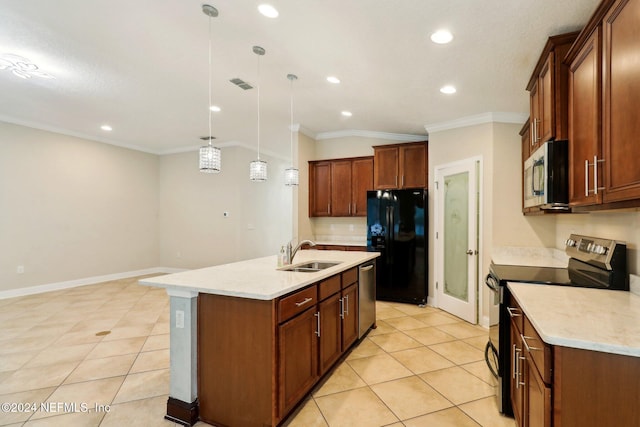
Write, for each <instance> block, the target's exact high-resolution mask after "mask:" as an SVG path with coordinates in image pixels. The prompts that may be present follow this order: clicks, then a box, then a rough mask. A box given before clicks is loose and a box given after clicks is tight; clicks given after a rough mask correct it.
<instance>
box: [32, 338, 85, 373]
mask: <svg viewBox="0 0 640 427" xmlns="http://www.w3.org/2000/svg"><path fill="white" fill-rule="evenodd" d="M95 346H96V345H95V344H80V345H70V346H66V347H49V348H47V349H45V350H42V351H41V352H40V353H38V355H37V356H35V357H34V358H33V359H31V360H30V361H29V362H27V363H26V364H25V365H24V367H25V368H33V367H36V366H45V365H52V364H54V363H64V362H74V361H81V360H82V359H84V358H85V357H86V356H87V354H89V352H90V351H91V350H92V349H93V348H94V347H95Z"/></svg>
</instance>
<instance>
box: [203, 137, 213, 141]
mask: <svg viewBox="0 0 640 427" xmlns="http://www.w3.org/2000/svg"><path fill="white" fill-rule="evenodd" d="M200 139H201V140H203V141H209V140H214V139H216V137H215V136H201V137H200Z"/></svg>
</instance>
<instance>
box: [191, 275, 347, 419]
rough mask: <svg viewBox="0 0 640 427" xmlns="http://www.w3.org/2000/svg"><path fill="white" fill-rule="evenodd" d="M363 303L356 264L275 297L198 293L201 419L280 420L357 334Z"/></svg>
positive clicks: (332, 364) (336, 359)
mask: <svg viewBox="0 0 640 427" xmlns="http://www.w3.org/2000/svg"><path fill="white" fill-rule="evenodd" d="M357 302H358V269H357V267H356V268H351V269H349V270H346V271H344V272H342V273H339V274H337V275H335V276H332V277H330V278H328V279H324V280H322V281H320V282H318V283H315V284H312V285H310V286H308V287H306V288H304V289H302V290H299V291H296V292H293V293H292V294H289V295H285V296H283V297H280V298H278V299H275V300H272V301H260V300H251V299H246V298H236V297H227V296H219V295H210V294H200V295H199V296H198V401H199V413H200V419H201V420H202V421H204V422H207V423H209V424H212V425H221V426H233V427H265V426H276V425H279V424H280V423H281V422H282V421H283V420H284V419H285V418H286V417H287V415H289V413H290V412H291V411H292V410H293V409H294V408H295V406H296V405H297V404H298V403H299V402H301V401H302V400H303V399H304V397H305V395H306V394H307V393H308V392H309V391H310V390H311V389H312V388H313V386H315V385H316V384H317V383H318V381H320V379H321V378H322V377H323V375H325V374H326V373H327V372H329V371H330V370H331V368H332V367H333V366H334V365H335V363H336V362H337V361H339V360H340V358H341V357H342V356H343V355H344V354H345V352H346V351H347V350H348V349H349V348H350V347H351V346H352V345H353V344H354V343H355V342H356V341H357V339H358V331H359V329H358V305H357Z"/></svg>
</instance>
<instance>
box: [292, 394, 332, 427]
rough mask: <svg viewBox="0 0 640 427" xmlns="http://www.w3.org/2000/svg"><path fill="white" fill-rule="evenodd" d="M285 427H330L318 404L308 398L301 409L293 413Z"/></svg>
mask: <svg viewBox="0 0 640 427" xmlns="http://www.w3.org/2000/svg"><path fill="white" fill-rule="evenodd" d="M283 427H329V426H328V424H327V421H326V420H325V419H324V417H323V416H322V413H321V412H320V409H319V408H318V405H317V404H316V402H315V401H314V400H313V399H308V400H307V401H306V402H305V403H304V404H303V405H301V407H300V409H299V410H298V411H296V412H295V413H293V414H291V416H290V417H289V419H288V420H287V421H285V423H284V424H283Z"/></svg>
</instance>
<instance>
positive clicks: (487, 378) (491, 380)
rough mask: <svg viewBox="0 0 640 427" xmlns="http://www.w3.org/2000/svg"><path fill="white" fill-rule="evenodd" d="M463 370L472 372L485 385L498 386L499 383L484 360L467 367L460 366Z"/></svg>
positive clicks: (468, 364) (469, 364)
mask: <svg viewBox="0 0 640 427" xmlns="http://www.w3.org/2000/svg"><path fill="white" fill-rule="evenodd" d="M460 367H461V368H462V369H464V370H465V371H467V372H471V373H472V374H473V375H475V376H476V377H478V378H480V379H481V380H482V381H484V382H485V383H487V384H489V385H491V386H494V387H496V386H497V385H498V381H497V380H496V378H495V377H494V376H493V374H492V373H491V371H489V368H488V367H487V362H485V361H484V360H480V361H478V362H473V363H467V364H466V365H460Z"/></svg>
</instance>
